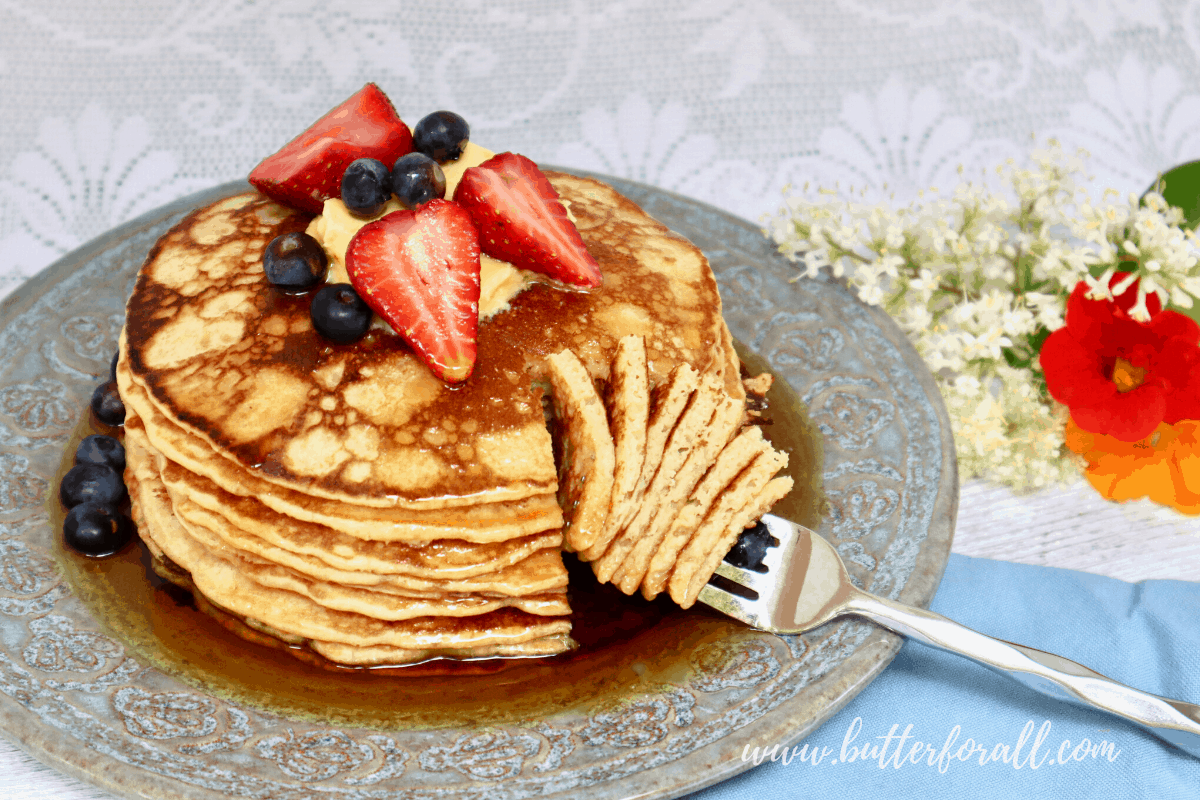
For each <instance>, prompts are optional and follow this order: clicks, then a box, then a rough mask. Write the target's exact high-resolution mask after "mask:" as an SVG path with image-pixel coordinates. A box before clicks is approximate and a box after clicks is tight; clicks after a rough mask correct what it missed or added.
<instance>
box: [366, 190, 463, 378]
mask: <svg viewBox="0 0 1200 800" xmlns="http://www.w3.org/2000/svg"><path fill="white" fill-rule="evenodd" d="M346 271H347V272H349V273H350V283H351V284H353V285H354V289H355V290H356V291H357V292H358V293H359V295H361V296H362V298H363V299H364V300H366V301H367V305H369V306H370V307H371V309H372V310H373V311H374V312H375V313H376V314H378V315H379V316H380V317H382V318H383V319H384V320H385V321H386V322H387V323H388V324H389V325H391V326H392V330H394V331H396V333H398V334H400V335H401V336H403V337H404V339H405V341H407V342H408V343H409V344H410V345H411V346H412V348H413V350H415V351H416V352H417V355H419V356H420V357H421V360H422V361H424V362H425V363H426V364H428V365H429V368H430V369H432V370H433V371H434V373H436V374H437V376H438V377H440V378H441V379H442V380H444V381H447V382H450V383H460V382H462V381H465V380H466V379H467V378H469V377H470V376H471V370H472V369H473V368H474V366H475V337H476V335H477V334H478V332H479V235H478V233H476V231H475V225H474V224H473V223H472V222H471V218H470V217H469V216H467V212H466V211H464V210H463V208H462V207H461V206H459V205H457V204H456V203H452V202H450V201H449V200H443V199H441V198H436V199H434V200H430V201H429V202H428V203H425V204H424V205H421V206H417V207H416V208H415V209H405V210H402V211H393V212H392V213H391V214H388V215H387V216H385V217H382V218H380V219H377V220H375V221H374V222H370V223H368V224H366V225H364V226H363V227H362V228H361V229H360V230H359V231H358V233H356V234H355V235H354V238H353V239H351V240H350V246H349V248H348V249H347V250H346Z"/></svg>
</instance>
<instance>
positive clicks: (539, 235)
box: [454, 153, 603, 288]
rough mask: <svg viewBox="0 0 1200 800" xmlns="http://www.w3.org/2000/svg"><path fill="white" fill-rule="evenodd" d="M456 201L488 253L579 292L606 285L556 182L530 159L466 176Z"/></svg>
mask: <svg viewBox="0 0 1200 800" xmlns="http://www.w3.org/2000/svg"><path fill="white" fill-rule="evenodd" d="M454 201H455V202H456V203H459V204H461V205H462V206H463V208H465V209H467V212H468V213H469V214H470V215H471V219H472V220H473V221H474V222H475V226H476V227H477V228H479V244H480V247H481V248H483V252H485V253H487V254H488V255H489V256H492V257H493V258H498V259H500V260H501V261H507V262H508V263H510V264H512V265H513V266H514V267H519V268H520V269H528V270H533V271H534V272H541V273H544V274H546V275H549V276H550V277H551V278H554V279H556V280H560V281H562V282H563V283H569V284H572V285H573V286H581V287H584V288H592V287H596V286H599V285H600V283H601V282H602V281H603V278H602V277H601V275H600V266H599V265H598V264H597V263H596V259H594V258H592V257H591V255H589V254H588V251H587V248H586V247H585V246H584V244H583V239H582V238H581V237H580V235H579V231H577V230H576V229H575V226H574V225H573V224H572V223H571V220H570V219H568V218H567V210H566V209H565V208H564V207H563V204H562V201H561V200H559V199H558V192H556V191H554V187H553V186H551V185H550V181H549V180H548V179H547V178H546V176H545V175H544V174H543V173H542V171H541V170H540V169H538V168H537V164H534V163H533V162H532V161H530V160H529V159H528V158H526V157H525V156H521V155H517V154H516V153H500V154H499V155H497V156H494V157H492V158H490V159H488V160H487V161H485V162H483V163H482V164H480V165H479V166H477V167H471V168H470V169H468V170H467V171H466V172H464V173H463V176H462V180H461V181H459V184H458V188H457V189H455V190H454Z"/></svg>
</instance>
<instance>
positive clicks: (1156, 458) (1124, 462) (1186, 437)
mask: <svg viewBox="0 0 1200 800" xmlns="http://www.w3.org/2000/svg"><path fill="white" fill-rule="evenodd" d="M1065 438H1066V445H1067V448H1068V449H1070V450H1071V451H1072V452H1074V453H1078V454H1079V455H1081V456H1083V458H1084V460H1086V461H1087V465H1088V466H1087V471H1086V473H1085V474H1086V475H1087V479H1088V481H1089V482H1090V483H1091V484H1092V486H1093V487H1095V489H1096V491H1098V492H1100V494H1102V495H1104V496H1105V497H1106V498H1108V499H1109V500H1116V501H1118V502H1120V501H1125V500H1136V499H1138V498H1140V497H1149V498H1150V499H1151V500H1153V501H1154V502H1156V503H1159V504H1161V505H1166V506H1171V507H1173V508H1175V509H1177V510H1179V511H1181V512H1183V513H1184V514H1197V515H1200V421H1198V420H1182V421H1180V422H1176V423H1175V424H1174V425H1168V424H1166V423H1165V422H1164V423H1161V424H1160V425H1159V426H1158V427H1157V428H1156V429H1155V430H1154V432H1153V433H1151V434H1150V435H1149V436H1147V437H1146V438H1145V439H1139V440H1138V441H1136V442H1126V441H1122V440H1121V439H1118V438H1116V437H1115V436H1109V435H1107V434H1102V433H1092V432H1090V431H1085V430H1083V429H1082V428H1080V427H1079V426H1078V425H1076V424H1075V420H1074V419H1069V420H1067V429H1066V435H1065Z"/></svg>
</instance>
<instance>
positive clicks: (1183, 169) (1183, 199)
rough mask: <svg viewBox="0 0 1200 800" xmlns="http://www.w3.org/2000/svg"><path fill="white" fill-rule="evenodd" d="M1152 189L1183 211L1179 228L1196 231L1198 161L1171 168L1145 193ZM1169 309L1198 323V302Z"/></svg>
mask: <svg viewBox="0 0 1200 800" xmlns="http://www.w3.org/2000/svg"><path fill="white" fill-rule="evenodd" d="M1153 189H1158V190H1159V192H1160V193H1161V194H1162V196H1163V198H1164V199H1165V200H1166V201H1167V202H1168V203H1170V204H1171V205H1173V206H1175V207H1177V208H1180V209H1183V225H1182V226H1181V227H1183V228H1191V229H1192V230H1195V229H1196V225H1197V223H1200V161H1189V162H1188V163H1186V164H1180V165H1179V166H1177V167H1172V168H1171V169H1169V170H1167V171H1166V172H1164V173H1163V174H1162V175H1161V176H1160V177H1159V179H1158V180H1157V181H1155V182H1154V185H1153V186H1151V187H1150V189H1147V191H1151V190H1153ZM1170 307H1171V308H1173V309H1175V310H1176V311H1178V312H1180V313H1182V314H1186V315H1188V316H1189V317H1191V318H1192V319H1194V320H1196V322H1200V302H1197V303H1194V304H1193V305H1192V307H1191V308H1179V307H1178V306H1176V305H1174V304H1171V306H1170Z"/></svg>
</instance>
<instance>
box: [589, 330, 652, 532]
mask: <svg viewBox="0 0 1200 800" xmlns="http://www.w3.org/2000/svg"><path fill="white" fill-rule="evenodd" d="M605 402H606V405H607V408H608V427H609V430H610V431H611V433H612V439H613V447H614V451H615V452H614V458H615V460H616V466H615V471H614V474H613V491H612V506H611V509H610V511H609V519H608V520H606V521H605V526H604V532H603V534H602V535H601V538H600V539H599V540H597V541H596V543H595V544H594V545H593V546H594V547H595V548H596V550H597V551H599V552H603V551H604V550H605V549H607V548H608V545H609V544H611V543H612V540H613V537H615V536H616V535H617V534H618V533H619V532H620V529H619V528H618V526H617V520H625V519H628V518H629V516H630V515H631V514H632V510H633V504H634V489H635V488H636V487H637V482H638V478H640V477H641V474H642V464H643V461H644V459H645V451H646V428H647V425H648V424H649V420H650V377H649V374H648V372H647V371H646V343H645V342H644V341H643V340H642V337H640V336H626V337H625V338H623V339H621V341H620V343H619V344H618V345H617V354H616V356H614V357H613V364H612V371H611V374H610V376H609V380H608V392H607V397H606V398H605Z"/></svg>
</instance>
